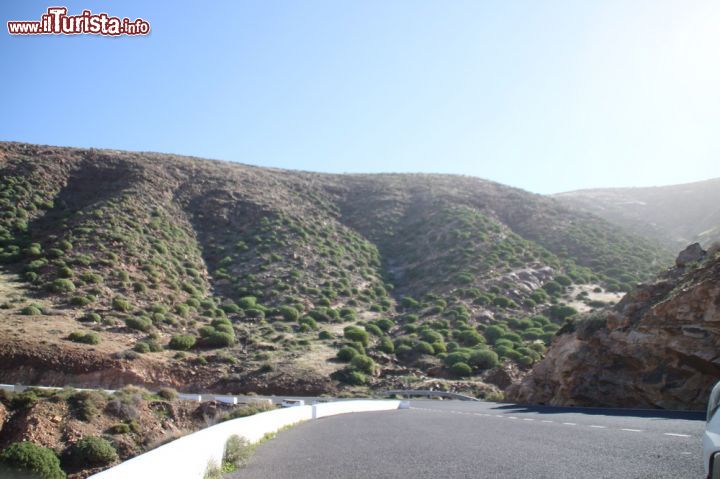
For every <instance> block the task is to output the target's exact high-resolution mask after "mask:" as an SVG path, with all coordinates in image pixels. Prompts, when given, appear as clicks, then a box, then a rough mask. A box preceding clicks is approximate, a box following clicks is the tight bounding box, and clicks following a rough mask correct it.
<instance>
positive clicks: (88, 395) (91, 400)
mask: <svg viewBox="0 0 720 479" xmlns="http://www.w3.org/2000/svg"><path fill="white" fill-rule="evenodd" d="M106 402H107V398H106V397H105V395H104V394H103V393H101V392H99V391H79V392H76V393H75V394H73V395H72V396H70V397H69V398H68V404H69V405H70V406H71V408H72V410H73V414H74V415H75V417H77V418H78V419H79V420H81V421H85V422H90V421H92V420H93V419H94V418H95V417H97V415H98V414H100V411H101V410H102V408H103V407H105V403H106Z"/></svg>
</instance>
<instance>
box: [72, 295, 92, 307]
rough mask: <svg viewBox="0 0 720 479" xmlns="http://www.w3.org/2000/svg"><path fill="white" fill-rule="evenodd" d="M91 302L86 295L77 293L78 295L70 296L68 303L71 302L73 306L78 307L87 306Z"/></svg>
mask: <svg viewBox="0 0 720 479" xmlns="http://www.w3.org/2000/svg"><path fill="white" fill-rule="evenodd" d="M92 302H93V300H92V299H90V298H89V297H87V296H80V295H78V296H73V297H72V298H70V304H72V305H73V306H80V307H82V306H87V305H88V304H90V303H92Z"/></svg>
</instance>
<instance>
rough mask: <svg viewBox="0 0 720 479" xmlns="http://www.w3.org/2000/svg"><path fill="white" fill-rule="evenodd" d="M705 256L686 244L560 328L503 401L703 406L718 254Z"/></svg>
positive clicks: (711, 370)
mask: <svg viewBox="0 0 720 479" xmlns="http://www.w3.org/2000/svg"><path fill="white" fill-rule="evenodd" d="M710 256H711V255H707V254H706V252H705V251H702V250H701V249H700V250H699V251H698V247H696V245H693V246H691V247H690V248H688V250H686V251H684V252H683V253H682V254H681V257H680V258H678V261H677V265H678V267H677V268H675V269H673V270H670V271H668V272H666V273H665V274H664V275H662V276H661V277H660V278H659V279H658V280H657V281H656V282H655V283H652V284H647V285H641V286H639V287H638V288H636V289H635V290H634V291H632V292H630V293H628V294H627V295H626V296H625V298H624V299H623V300H622V301H621V302H620V303H618V305H617V306H616V307H615V308H613V309H612V310H610V311H608V312H604V313H595V314H593V315H590V316H585V317H583V318H581V319H579V320H577V321H576V322H575V323H574V324H572V325H568V326H566V327H565V328H563V329H562V330H561V331H559V333H558V336H557V337H556V338H555V341H554V342H553V344H552V346H551V348H550V349H549V351H548V353H547V355H546V357H545V359H543V361H541V362H540V363H538V364H537V365H536V366H535V367H534V368H533V370H532V372H531V373H530V374H529V375H528V376H527V377H526V378H525V379H524V380H523V381H522V382H520V383H519V384H516V385H513V386H511V387H510V388H509V389H508V390H507V391H506V395H507V396H508V398H510V399H511V400H514V401H517V402H523V403H539V404H553V405H576V406H615V407H651V408H666V409H704V407H705V405H706V401H707V397H708V394H709V391H710V389H711V388H712V386H713V385H714V383H715V382H716V381H718V380H720V353H719V351H720V257H718V256H716V255H715V257H714V258H712V257H710ZM698 261H701V262H700V263H698Z"/></svg>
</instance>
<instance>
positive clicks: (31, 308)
mask: <svg viewBox="0 0 720 479" xmlns="http://www.w3.org/2000/svg"><path fill="white" fill-rule="evenodd" d="M20 314H23V315H25V316H39V315H41V314H42V310H41V309H40V307H39V306H37V305H35V304H30V305H28V306H25V307H24V308H23V309H22V310H21V311H20Z"/></svg>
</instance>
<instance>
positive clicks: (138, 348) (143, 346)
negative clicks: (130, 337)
mask: <svg viewBox="0 0 720 479" xmlns="http://www.w3.org/2000/svg"><path fill="white" fill-rule="evenodd" d="M133 351H135V352H136V353H140V354H146V353H149V352H150V345H149V344H148V343H147V342H145V341H138V342H137V343H135V345H134V346H133Z"/></svg>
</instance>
